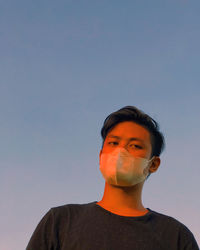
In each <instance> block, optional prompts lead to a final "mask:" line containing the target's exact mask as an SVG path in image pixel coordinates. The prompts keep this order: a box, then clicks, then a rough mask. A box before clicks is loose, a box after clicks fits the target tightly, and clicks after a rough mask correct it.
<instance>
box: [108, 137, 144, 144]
mask: <svg viewBox="0 0 200 250" xmlns="http://www.w3.org/2000/svg"><path fill="white" fill-rule="evenodd" d="M108 138H116V139H121V137H120V136H117V135H109V136H108ZM128 141H141V142H143V143H144V141H143V140H142V139H140V138H138V137H131V138H129V139H128Z"/></svg>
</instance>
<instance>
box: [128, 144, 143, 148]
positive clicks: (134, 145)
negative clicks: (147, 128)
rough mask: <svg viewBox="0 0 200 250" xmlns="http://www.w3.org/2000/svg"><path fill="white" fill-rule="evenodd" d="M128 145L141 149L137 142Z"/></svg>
mask: <svg viewBox="0 0 200 250" xmlns="http://www.w3.org/2000/svg"><path fill="white" fill-rule="evenodd" d="M130 146H131V147H132V146H133V147H135V148H138V149H142V147H141V146H140V145H138V144H131V145H130Z"/></svg>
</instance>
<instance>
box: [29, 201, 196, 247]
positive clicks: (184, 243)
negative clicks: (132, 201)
mask: <svg viewBox="0 0 200 250" xmlns="http://www.w3.org/2000/svg"><path fill="white" fill-rule="evenodd" d="M96 202H97V201H95V202H90V203H87V204H67V205H64V206H59V207H55V208H51V209H50V210H49V211H48V212H47V213H46V215H45V216H44V217H43V218H42V220H41V221H40V223H39V224H38V226H37V227H36V229H35V231H34V233H33V235H32V237H31V239H30V241H29V244H28V246H27V248H26V250H47V249H48V250H199V247H198V245H197V242H196V240H195V238H194V236H193V234H192V233H191V231H190V230H189V229H188V228H187V227H186V226H185V225H183V224H182V223H180V222H179V221H177V220H176V219H174V218H172V217H169V216H166V215H163V214H160V213H157V212H155V211H152V210H151V209H149V208H148V210H149V212H148V213H147V214H145V215H143V216H137V217H128V216H121V215H117V214H114V213H112V212H110V211H108V210H106V209H104V208H102V207H101V206H99V205H98V204H96Z"/></svg>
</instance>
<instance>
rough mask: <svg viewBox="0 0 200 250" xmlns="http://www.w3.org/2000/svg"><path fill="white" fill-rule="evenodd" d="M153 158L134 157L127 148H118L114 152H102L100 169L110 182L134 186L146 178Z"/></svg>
mask: <svg viewBox="0 0 200 250" xmlns="http://www.w3.org/2000/svg"><path fill="white" fill-rule="evenodd" d="M152 159H153V158H152ZM152 159H151V160H147V159H145V158H139V157H134V156H133V155H132V154H130V153H129V152H128V151H127V150H126V149H124V148H116V149H115V150H114V151H113V152H112V153H109V154H104V153H102V154H101V157H100V171H101V173H102V175H103V177H104V179H105V180H106V182H108V183H109V184H113V185H117V186H133V185H136V184H138V183H140V182H142V181H144V180H145V179H146V177H147V175H148V173H149V162H151V161H152Z"/></svg>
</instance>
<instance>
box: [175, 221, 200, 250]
mask: <svg viewBox="0 0 200 250" xmlns="http://www.w3.org/2000/svg"><path fill="white" fill-rule="evenodd" d="M179 250H199V247H198V244H197V242H196V240H195V238H194V235H193V234H192V232H191V231H190V230H189V229H188V228H187V227H186V226H184V225H183V226H182V227H181V228H180V234H179Z"/></svg>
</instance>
